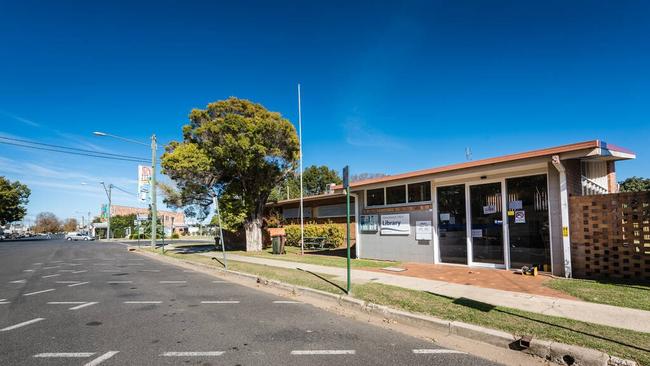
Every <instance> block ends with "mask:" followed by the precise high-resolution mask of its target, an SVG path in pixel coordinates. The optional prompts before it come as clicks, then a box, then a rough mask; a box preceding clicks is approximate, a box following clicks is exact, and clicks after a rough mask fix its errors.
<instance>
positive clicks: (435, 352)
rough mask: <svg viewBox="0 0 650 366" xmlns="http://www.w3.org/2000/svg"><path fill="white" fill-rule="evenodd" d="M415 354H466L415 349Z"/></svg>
mask: <svg viewBox="0 0 650 366" xmlns="http://www.w3.org/2000/svg"><path fill="white" fill-rule="evenodd" d="M413 353H415V354H465V352H461V351H456V350H453V349H442V348H436V349H414V350H413Z"/></svg>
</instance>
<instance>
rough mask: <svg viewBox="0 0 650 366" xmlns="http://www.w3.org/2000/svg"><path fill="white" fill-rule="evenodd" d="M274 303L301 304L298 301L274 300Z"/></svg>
mask: <svg viewBox="0 0 650 366" xmlns="http://www.w3.org/2000/svg"><path fill="white" fill-rule="evenodd" d="M273 303H274V304H302V303H301V302H300V301H288V300H276V301H273Z"/></svg>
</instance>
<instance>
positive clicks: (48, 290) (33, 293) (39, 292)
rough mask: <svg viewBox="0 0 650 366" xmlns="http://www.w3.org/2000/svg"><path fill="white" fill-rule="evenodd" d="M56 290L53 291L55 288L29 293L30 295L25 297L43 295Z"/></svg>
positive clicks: (27, 294)
mask: <svg viewBox="0 0 650 366" xmlns="http://www.w3.org/2000/svg"><path fill="white" fill-rule="evenodd" d="M54 290H55V289H53V288H48V289H47V290H41V291H34V292H28V293H26V294H23V296H32V295H37V294H42V293H44V292H50V291H54Z"/></svg>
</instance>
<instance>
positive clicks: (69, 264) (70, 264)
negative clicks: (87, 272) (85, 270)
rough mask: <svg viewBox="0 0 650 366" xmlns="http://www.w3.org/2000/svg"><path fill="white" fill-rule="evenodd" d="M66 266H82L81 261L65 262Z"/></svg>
mask: <svg viewBox="0 0 650 366" xmlns="http://www.w3.org/2000/svg"><path fill="white" fill-rule="evenodd" d="M63 264H64V265H66V266H80V265H81V263H63Z"/></svg>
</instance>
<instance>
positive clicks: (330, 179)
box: [269, 165, 343, 201]
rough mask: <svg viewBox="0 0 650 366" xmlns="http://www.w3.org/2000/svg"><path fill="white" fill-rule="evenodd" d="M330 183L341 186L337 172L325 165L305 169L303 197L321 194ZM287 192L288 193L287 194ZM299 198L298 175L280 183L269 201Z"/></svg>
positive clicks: (295, 174)
mask: <svg viewBox="0 0 650 366" xmlns="http://www.w3.org/2000/svg"><path fill="white" fill-rule="evenodd" d="M331 183H335V184H341V183H343V181H342V180H341V177H340V176H339V174H338V172H337V171H336V170H334V169H330V168H329V167H327V166H326V165H321V166H316V165H312V166H309V167H307V169H305V170H304V171H303V174H302V188H303V194H304V195H305V196H315V195H318V194H323V193H325V191H326V190H327V186H328V185H329V184H331ZM287 190H288V192H287ZM299 197H300V174H299V173H294V174H290V175H289V176H288V177H287V178H286V179H285V180H284V181H283V182H280V184H278V185H277V186H276V187H275V188H274V189H273V192H272V193H271V197H269V200H270V201H281V200H286V199H293V198H299Z"/></svg>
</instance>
